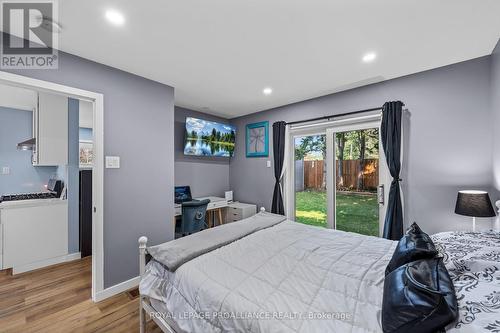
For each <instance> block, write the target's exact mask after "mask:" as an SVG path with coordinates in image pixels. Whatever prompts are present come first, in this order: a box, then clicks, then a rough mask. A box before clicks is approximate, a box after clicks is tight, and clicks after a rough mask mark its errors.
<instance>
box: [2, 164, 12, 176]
mask: <svg viewBox="0 0 500 333" xmlns="http://www.w3.org/2000/svg"><path fill="white" fill-rule="evenodd" d="M2 175H10V167H8V166H6V167H3V168H2Z"/></svg>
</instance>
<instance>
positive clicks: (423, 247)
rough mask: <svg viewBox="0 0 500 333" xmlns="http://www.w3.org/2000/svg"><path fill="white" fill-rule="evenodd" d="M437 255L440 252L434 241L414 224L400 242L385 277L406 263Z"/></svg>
mask: <svg viewBox="0 0 500 333" xmlns="http://www.w3.org/2000/svg"><path fill="white" fill-rule="evenodd" d="M437 254H438V251H437V250H436V247H435V246H434V243H433V242H432V239H431V238H430V237H429V235H427V234H426V233H425V232H423V231H422V229H420V227H419V226H418V224H416V223H415V222H414V223H413V224H412V225H411V226H410V227H409V228H408V230H407V231H406V234H404V235H403V237H401V239H400V240H399V242H398V245H397V246H396V249H395V250H394V254H393V255H392V258H391V261H389V264H388V265H387V267H386V269H385V275H387V274H389V273H390V272H392V271H393V270H395V269H396V268H398V267H400V266H402V265H404V264H406V263H409V262H412V261H415V260H419V259H427V258H434V257H435V256H436V255H437Z"/></svg>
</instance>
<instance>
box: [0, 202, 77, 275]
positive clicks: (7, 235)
mask: <svg viewBox="0 0 500 333" xmlns="http://www.w3.org/2000/svg"><path fill="white" fill-rule="evenodd" d="M37 201H41V200H37ZM0 222H1V226H2V229H3V230H2V233H3V241H2V243H3V244H2V245H3V263H2V264H3V268H4V269H5V268H13V270H14V273H20V272H23V271H26V270H30V269H34V268H39V267H43V266H46V264H44V263H46V262H47V261H50V259H53V258H57V257H62V256H65V255H67V254H68V204H67V201H65V200H59V199H54V200H52V201H46V202H45V203H36V204H32V205H30V204H26V205H24V204H22V205H21V204H20V205H15V206H12V207H8V208H7V207H6V208H2V209H0Z"/></svg>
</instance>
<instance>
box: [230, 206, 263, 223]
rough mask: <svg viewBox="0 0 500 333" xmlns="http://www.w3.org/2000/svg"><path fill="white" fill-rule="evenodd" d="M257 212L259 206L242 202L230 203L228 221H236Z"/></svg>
mask: <svg viewBox="0 0 500 333" xmlns="http://www.w3.org/2000/svg"><path fill="white" fill-rule="evenodd" d="M256 213H257V206H256V205H252V204H247V203H241V202H233V203H230V204H229V205H228V207H227V210H226V221H227V222H236V221H239V220H243V219H246V218H247V217H250V216H253V215H255V214H256Z"/></svg>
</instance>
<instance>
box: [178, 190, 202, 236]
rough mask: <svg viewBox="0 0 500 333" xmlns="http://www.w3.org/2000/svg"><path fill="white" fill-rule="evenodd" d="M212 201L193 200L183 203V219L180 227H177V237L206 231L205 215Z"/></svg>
mask: <svg viewBox="0 0 500 333" xmlns="http://www.w3.org/2000/svg"><path fill="white" fill-rule="evenodd" d="M209 202H210V200H209V199H205V200H193V201H186V202H183V203H182V217H181V223H180V225H179V226H177V225H176V226H175V236H176V238H178V237H184V236H187V235H190V234H192V233H195V232H198V231H201V230H203V229H205V215H206V213H207V206H208V204H209Z"/></svg>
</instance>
